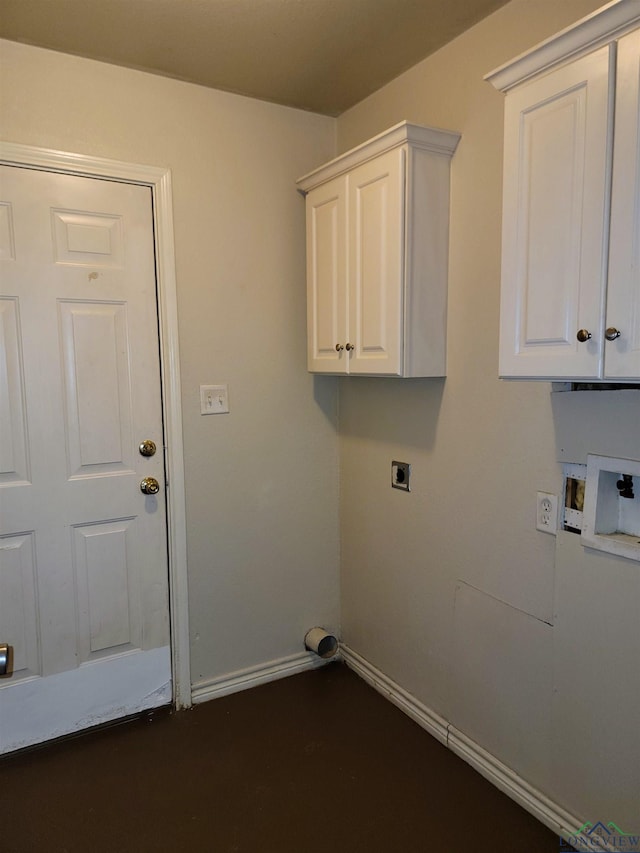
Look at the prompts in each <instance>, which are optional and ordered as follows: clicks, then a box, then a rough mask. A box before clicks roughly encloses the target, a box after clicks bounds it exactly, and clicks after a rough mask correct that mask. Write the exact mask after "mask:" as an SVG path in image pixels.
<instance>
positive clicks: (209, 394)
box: [200, 385, 229, 415]
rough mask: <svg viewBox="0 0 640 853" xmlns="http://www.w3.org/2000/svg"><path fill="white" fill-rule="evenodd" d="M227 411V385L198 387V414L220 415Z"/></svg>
mask: <svg viewBox="0 0 640 853" xmlns="http://www.w3.org/2000/svg"><path fill="white" fill-rule="evenodd" d="M228 411H229V389H228V386H227V385H201V386H200V414H201V415H222V414H225V413H226V412H228Z"/></svg>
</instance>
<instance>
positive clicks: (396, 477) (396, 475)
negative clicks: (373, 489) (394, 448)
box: [391, 460, 411, 492]
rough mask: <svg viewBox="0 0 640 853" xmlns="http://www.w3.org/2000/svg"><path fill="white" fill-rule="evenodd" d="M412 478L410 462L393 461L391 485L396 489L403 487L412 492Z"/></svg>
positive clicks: (404, 490) (405, 490)
mask: <svg viewBox="0 0 640 853" xmlns="http://www.w3.org/2000/svg"><path fill="white" fill-rule="evenodd" d="M410 478H411V465H409V463H408V462H396V461H395V460H394V461H393V462H392V463H391V486H392V488H394V489H402V491H403V492H410V491H411V488H410V486H409V480H410Z"/></svg>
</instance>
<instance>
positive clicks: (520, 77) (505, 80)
mask: <svg viewBox="0 0 640 853" xmlns="http://www.w3.org/2000/svg"><path fill="white" fill-rule="evenodd" d="M639 26H640V0H613V2H611V3H607V5H606V6H603V7H602V8H601V9H597V10H596V11H595V12H593V13H592V14H591V15H588V16H587V17H586V18H583V19H582V20H580V21H578V22H577V23H576V24H572V25H571V26H570V27H567V28H566V29H564V30H561V32H559V33H557V34H556V35H554V36H551V38H548V39H546V40H545V41H543V42H541V43H540V44H539V45H536V47H534V48H532V49H531V50H528V51H526V52H525V53H522V54H520V56H517V57H516V58H515V59H512V60H511V61H510V62H507V63H505V64H504V65H501V66H500V67H499V68H496V69H495V70H494V71H491V72H490V73H489V74H486V75H485V78H484V79H485V80H487V81H488V82H489V83H491V85H492V86H494V87H495V88H496V89H498V90H499V91H500V92H508V91H509V89H512V88H513V87H514V86H517V85H518V84H519V83H522V82H524V81H525V80H528V79H529V78H530V77H534V76H535V75H537V74H540V73H542V72H543V71H548V70H549V69H551V68H553V67H554V66H555V65H558V64H559V63H561V62H564V61H566V60H568V59H577V58H578V57H579V56H582V55H583V54H585V53H588V52H590V51H592V50H596V49H597V48H598V47H601V46H602V45H604V44H607V43H608V42H611V41H614V40H615V39H616V38H618V37H619V36H622V35H624V34H625V33H626V32H629V31H630V30H632V29H635V28H636V27H639Z"/></svg>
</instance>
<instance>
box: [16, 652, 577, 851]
mask: <svg viewBox="0 0 640 853" xmlns="http://www.w3.org/2000/svg"><path fill="white" fill-rule="evenodd" d="M559 847H560V845H559V840H558V838H557V837H556V836H555V835H553V833H551V832H550V831H549V830H547V829H546V828H545V827H544V826H543V825H542V824H540V823H538V821H536V820H535V819H534V818H533V817H531V816H530V815H529V814H528V813H527V812H525V811H523V810H522V809H521V808H520V807H519V806H517V805H516V804H515V803H514V802H512V801H511V800H510V799H509V798H508V797H506V796H505V795H504V794H502V793H500V791H498V790H497V789H496V788H494V787H493V786H492V785H491V784H490V783H489V782H487V781H485V780H484V779H483V778H482V777H481V776H480V775H479V774H478V773H476V772H475V771H474V770H472V769H471V767H469V766H468V765H467V764H465V763H464V762H463V761H462V760H460V759H459V758H457V757H456V756H455V755H454V754H453V753H452V752H450V751H449V750H447V749H446V748H445V747H444V746H442V745H441V744H439V743H438V742H437V741H435V740H434V739H433V738H432V737H430V736H429V735H428V734H427V733H426V732H425V731H423V729H421V728H420V727H419V726H418V725H416V724H415V723H414V722H413V721H411V720H410V719H409V718H408V717H406V716H405V715H404V714H403V713H402V712H401V711H399V710H398V709H397V708H396V707H395V706H393V705H392V704H391V703H390V702H388V701H387V700H386V699H384V698H383V697H382V696H380V695H379V694H377V693H376V692H375V691H374V690H372V689H371V688H370V687H369V686H368V685H367V684H365V683H364V682H363V681H361V680H360V679H359V678H358V677H357V676H356V675H354V673H352V672H351V671H350V670H348V669H347V668H346V667H345V666H344V665H341V664H331V665H330V666H327V667H323V668H322V669H319V670H314V671H311V672H305V673H303V674H301V675H297V676H294V677H292V678H287V679H284V680H282V681H278V682H274V683H271V684H267V685H264V686H262V687H257V688H255V689H253V690H250V691H246V692H243V693H237V694H235V695H233V696H228V697H225V698H222V699H216V700H214V701H212V702H208V703H206V704H203V705H199V706H197V707H195V708H194V709H193V710H191V711H182V712H180V713H177V714H168V713H166V712H165V713H163V712H160V713H157V714H156V715H154V716H153V718H152V719H150V720H135V721H132V722H128V723H126V724H122V725H118V726H114V727H111V728H108V729H103V730H101V731H96V732H92V733H90V734H86V735H82V736H80V737H77V738H73V739H70V740H66V741H62V742H58V743H54V744H50V745H48V746H45V747H43V748H39V749H35V750H31V751H27V752H23V753H21V754H16V755H12V756H8V757H6V758H4V759H2V760H1V761H0V851H2V853H35V851H37V853H103V851H104V853H147V851H149V853H151V851H152V852H153V853H164V851H191V850H194V851H206V853H316V852H317V853H320V851H322V853H396V851H397V853H400V852H402V853H427V851H428V853H432V852H433V853H441V852H442V853H558V850H559Z"/></svg>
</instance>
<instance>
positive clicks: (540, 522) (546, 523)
mask: <svg viewBox="0 0 640 853" xmlns="http://www.w3.org/2000/svg"><path fill="white" fill-rule="evenodd" d="M536 530H541V531H542V532H543V533H551V534H552V535H554V536H555V534H556V533H557V532H558V496H557V495H552V494H551V493H550V492H538V493H537V495H536Z"/></svg>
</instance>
